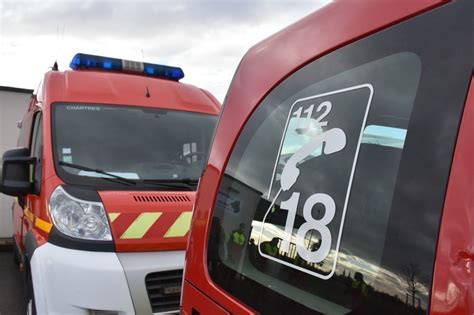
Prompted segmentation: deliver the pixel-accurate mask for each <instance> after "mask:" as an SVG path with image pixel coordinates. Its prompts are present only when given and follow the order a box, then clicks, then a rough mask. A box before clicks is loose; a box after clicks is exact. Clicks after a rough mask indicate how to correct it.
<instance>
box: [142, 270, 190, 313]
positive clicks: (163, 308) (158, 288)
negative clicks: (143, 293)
mask: <svg viewBox="0 0 474 315" xmlns="http://www.w3.org/2000/svg"><path fill="white" fill-rule="evenodd" d="M182 281H183V270H172V271H161V272H154V273H150V274H148V275H147V276H146V277H145V285H146V290H147V292H148V298H149V299H150V304H151V308H152V310H153V313H160V312H170V311H176V310H178V309H179V300H180V297H181V283H182Z"/></svg>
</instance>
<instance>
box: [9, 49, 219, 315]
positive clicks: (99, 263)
mask: <svg viewBox="0 0 474 315" xmlns="http://www.w3.org/2000/svg"><path fill="white" fill-rule="evenodd" d="M71 68H72V69H73V70H72V71H64V72H63V71H57V70H54V69H53V70H52V71H49V72H48V73H46V75H45V77H44V80H43V81H42V84H41V85H40V87H39V89H38V91H37V92H36V93H35V94H34V95H33V96H32V98H31V102H30V104H29V107H28V110H27V112H26V113H25V115H24V117H23V119H22V121H21V123H20V127H21V132H20V138H19V141H18V148H17V149H13V150H10V151H7V152H5V154H4V155H3V172H2V177H1V191H2V192H3V193H5V194H9V195H13V196H17V197H18V199H17V202H15V203H14V205H13V207H12V210H13V224H14V237H13V238H14V243H15V246H14V248H15V254H16V258H17V261H18V262H19V264H20V265H21V267H22V269H23V270H24V271H25V279H26V287H27V304H28V305H27V306H28V313H29V314H35V313H38V314H134V313H138V314H151V313H162V312H177V311H179V300H180V292H181V282H182V272H183V270H182V269H183V264H184V250H185V247H186V241H187V234H188V230H189V226H190V222H191V214H192V208H193V203H194V199H195V193H196V192H195V191H196V187H197V183H198V179H199V177H200V175H201V172H202V168H203V165H204V162H205V159H206V156H207V152H208V148H209V145H210V142H211V138H212V134H213V131H214V128H215V123H216V120H217V114H218V112H219V110H220V105H219V103H218V102H217V100H216V99H215V98H214V97H213V96H212V95H211V94H210V93H208V92H207V91H205V90H202V89H200V88H197V87H195V86H192V85H188V84H184V83H180V82H179V80H180V79H181V78H182V77H183V76H184V73H183V71H182V70H181V69H180V68H177V67H169V66H163V65H156V64H149V63H142V62H134V61H128V60H121V59H115V58H109V57H101V56H93V55H86V54H77V55H76V56H75V57H74V58H73V60H72V62H71ZM2 210H6V209H2Z"/></svg>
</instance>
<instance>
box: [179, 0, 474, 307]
mask: <svg viewBox="0 0 474 315" xmlns="http://www.w3.org/2000/svg"><path fill="white" fill-rule="evenodd" d="M473 9H474V2H473V1H471V0H458V1H437V0H419V1H406V0H402V1H393V0H379V1H351V0H347V1H343V0H341V1H332V2H330V3H328V4H327V5H326V6H324V7H322V8H321V9H319V10H318V11H316V12H314V13H312V14H310V15H308V16H307V17H305V18H304V19H302V20H300V21H298V22H296V23H295V24H293V25H290V26H288V27H287V28H285V29H283V30H281V31H279V32H277V33H276V34H274V35H272V36H271V37H269V38H267V39H265V40H263V41H262V42H260V43H258V44H256V45H255V46H254V47H252V48H251V49H250V50H249V51H248V52H247V53H246V54H245V56H244V57H243V59H242V61H241V62H240V64H239V67H238V68H237V70H236V72H235V76H234V79H233V81H232V84H231V86H230V88H229V91H228V93H227V96H226V98H225V102H224V104H223V110H222V113H221V116H220V120H219V123H218V127H217V130H216V136H215V138H214V141H213V144H212V147H211V152H210V156H209V161H208V165H207V167H206V170H205V173H204V175H203V176H202V178H201V182H200V189H199V191H198V198H197V200H196V204H195V210H194V220H193V223H192V227H191V234H190V238H189V243H188V250H187V253H186V255H187V256H186V268H185V281H184V289H183V296H182V311H183V314H187V315H199V314H374V315H375V314H409V315H415V314H416V315H418V314H419V315H422V314H428V313H429V314H437V315H441V314H453V315H454V314H473V312H474V308H473V307H474V299H473V298H474V295H473V284H474V277H473V273H472V263H473V259H474V252H473V249H474V238H473V235H474V224H473V220H472V218H473V211H474V202H473V200H474V199H473V198H472V196H473V193H474V168H473V163H472V160H473V159H474V145H473V142H472V134H473V132H474V84H473V81H472V79H473V77H472V75H473V62H474V59H473V56H474V53H473V45H472V44H473V28H472V21H473V12H474V10H473Z"/></svg>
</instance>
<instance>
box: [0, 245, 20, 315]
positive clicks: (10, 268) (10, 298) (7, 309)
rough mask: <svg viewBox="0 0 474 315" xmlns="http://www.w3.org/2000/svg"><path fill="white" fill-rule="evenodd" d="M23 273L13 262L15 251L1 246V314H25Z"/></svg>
mask: <svg viewBox="0 0 474 315" xmlns="http://www.w3.org/2000/svg"><path fill="white" fill-rule="evenodd" d="M24 300H25V289H24V284H23V274H22V273H21V272H20V271H19V270H18V267H17V266H16V265H15V264H14V263H13V253H12V252H11V251H2V249H1V248H0V315H10V314H11V315H21V314H25V313H26V312H25V308H24V307H23V304H24Z"/></svg>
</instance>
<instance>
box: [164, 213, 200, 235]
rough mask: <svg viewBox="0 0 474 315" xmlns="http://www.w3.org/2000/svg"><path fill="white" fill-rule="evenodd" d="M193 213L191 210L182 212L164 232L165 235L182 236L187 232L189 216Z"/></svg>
mask: <svg viewBox="0 0 474 315" xmlns="http://www.w3.org/2000/svg"><path fill="white" fill-rule="evenodd" d="M192 216H193V213H192V212H191V211H188V212H183V213H181V215H180V216H179V218H178V219H176V221H175V222H174V223H173V225H172V226H171V227H170V228H169V230H168V231H167V232H166V234H165V237H183V236H185V235H186V233H188V231H189V228H190V226H191V218H192Z"/></svg>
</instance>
